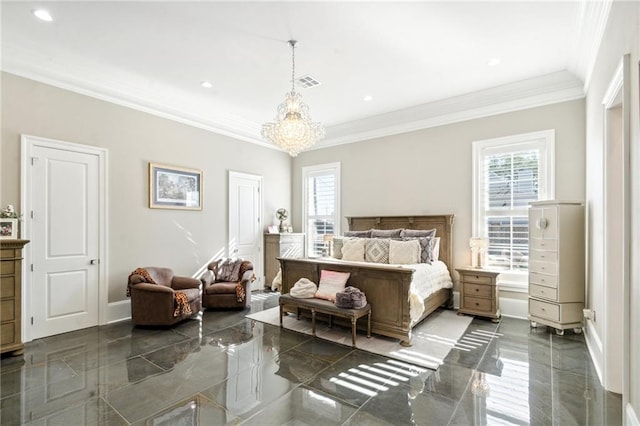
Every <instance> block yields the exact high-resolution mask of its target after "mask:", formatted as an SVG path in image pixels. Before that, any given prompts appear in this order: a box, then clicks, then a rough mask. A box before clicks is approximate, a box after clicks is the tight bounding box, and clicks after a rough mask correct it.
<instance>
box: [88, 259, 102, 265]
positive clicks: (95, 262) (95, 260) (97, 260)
mask: <svg viewBox="0 0 640 426" xmlns="http://www.w3.org/2000/svg"><path fill="white" fill-rule="evenodd" d="M89 263H91V264H92V265H99V264H100V259H91V261H90V262H89Z"/></svg>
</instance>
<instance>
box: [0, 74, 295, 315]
mask: <svg viewBox="0 0 640 426" xmlns="http://www.w3.org/2000/svg"><path fill="white" fill-rule="evenodd" d="M1 78H2V133H1V135H2V147H1V154H2V155H1V157H0V161H1V178H2V180H1V184H0V191H1V192H0V206H5V205H7V204H14V205H16V206H19V205H20V134H23V133H25V134H30V135H34V136H42V137H46V138H52V139H59V140H63V141H69V142H75V143H80V144H85V145H92V146H99V147H102V148H106V149H107V150H108V156H109V164H108V169H109V183H108V185H109V201H110V206H109V209H108V214H109V241H108V243H109V248H108V261H109V263H108V271H107V273H108V281H109V282H108V286H109V292H108V293H109V302H116V301H120V300H124V299H125V298H126V297H125V287H126V281H127V276H128V274H129V273H130V272H131V271H132V270H133V269H135V268H136V267H140V266H152V265H158V266H168V267H172V268H173V269H174V270H175V271H176V273H178V274H184V275H191V274H193V273H194V272H195V271H197V270H198V269H199V268H200V267H201V266H202V265H203V264H205V262H207V260H208V259H210V257H211V256H213V255H214V254H216V253H219V252H220V251H221V250H224V249H225V245H226V241H227V215H228V203H227V192H228V189H227V188H228V171H229V170H234V171H239V172H246V173H253V174H257V175H262V176H264V191H263V192H264V221H263V223H264V225H265V227H266V225H268V224H271V223H275V218H274V217H273V213H274V212H275V210H276V209H277V208H279V207H285V208H290V200H291V192H290V190H291V170H290V169H291V160H290V158H289V156H288V155H287V154H285V153H282V152H279V151H275V150H271V149H267V148H263V147H259V146H257V145H254V144H250V143H248V142H242V141H239V140H235V139H232V138H229V137H226V136H221V135H218V134H215V133H211V132H208V131H205V130H202V129H197V128H194V127H190V126H187V125H184V124H180V123H177V122H174V121H170V120H167V119H163V118H160V117H157V116H154V115H150V114H147V113H143V112H139V111H135V110H132V109H129V108H125V107H122V106H118V105H114V104H111V103H108V102H104V101H100V100H97V99H94V98H90V97H87V96H84V95H80V94H77V93H73V92H70V91H67V90H62V89H58V88H55V87H52V86H49V85H46V84H42V83H38V82H35V81H32V80H28V79H24V78H21V77H17V76H15V75H11V74H6V73H3V74H1ZM149 162H154V163H161V164H171V165H178V166H183V167H189V168H195V169H200V170H202V171H203V192H204V195H203V210H202V211H179V210H161V209H149V208H148V181H149V179H148V163H149Z"/></svg>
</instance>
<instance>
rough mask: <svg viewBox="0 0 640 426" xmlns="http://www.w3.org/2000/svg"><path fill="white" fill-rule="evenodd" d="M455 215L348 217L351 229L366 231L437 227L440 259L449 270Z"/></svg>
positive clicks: (450, 268) (451, 263) (451, 259)
mask: <svg viewBox="0 0 640 426" xmlns="http://www.w3.org/2000/svg"><path fill="white" fill-rule="evenodd" d="M454 218H455V215H452V214H443V215H434V216H367V217H353V216H351V217H349V216H348V217H347V218H346V219H347V223H348V224H349V230H350V231H366V230H368V229H398V228H406V229H433V228H435V229H436V237H440V260H442V261H443V262H444V263H445V264H446V265H447V267H448V268H449V271H452V270H453V269H452V268H453V221H454Z"/></svg>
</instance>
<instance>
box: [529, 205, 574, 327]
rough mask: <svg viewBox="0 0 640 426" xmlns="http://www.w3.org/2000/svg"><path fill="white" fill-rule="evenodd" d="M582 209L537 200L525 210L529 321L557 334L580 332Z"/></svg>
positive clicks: (534, 325)
mask: <svg viewBox="0 0 640 426" xmlns="http://www.w3.org/2000/svg"><path fill="white" fill-rule="evenodd" d="M584 256H585V242H584V206H583V204H582V203H580V202H561V201H538V202H535V203H531V207H530V208H529V320H530V321H531V325H532V326H533V327H536V326H537V325H538V323H540V324H544V325H548V326H550V327H554V328H555V329H556V332H557V333H558V334H564V330H565V329H568V328H573V329H574V331H575V332H578V333H579V332H580V331H581V327H582V308H583V307H584V291H585V290H584V281H585V278H584Z"/></svg>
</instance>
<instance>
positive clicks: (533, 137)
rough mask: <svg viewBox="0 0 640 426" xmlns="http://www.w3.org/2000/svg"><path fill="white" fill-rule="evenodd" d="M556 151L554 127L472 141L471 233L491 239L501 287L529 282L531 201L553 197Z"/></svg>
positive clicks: (491, 254) (490, 251) (491, 260)
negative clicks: (500, 273) (499, 270)
mask: <svg viewBox="0 0 640 426" xmlns="http://www.w3.org/2000/svg"><path fill="white" fill-rule="evenodd" d="M554 153H555V132H554V131H553V130H546V131H542V132H535V133H526V134H521V135H515V136H509V137H505V138H498V139H490V140H484V141H476V142H473V197H474V200H473V207H474V211H473V236H474V237H476V236H477V237H484V238H488V239H489V248H488V253H487V263H488V266H489V267H490V268H496V269H502V270H504V271H505V272H504V273H503V274H502V280H503V282H504V285H503V286H506V287H508V286H509V285H510V284H511V285H512V286H513V287H514V289H522V288H523V286H526V283H527V272H528V267H529V218H528V209H529V203H531V202H532V201H537V200H548V199H553V197H554V195H555V194H554V188H555V183H554V170H555V161H554Z"/></svg>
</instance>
